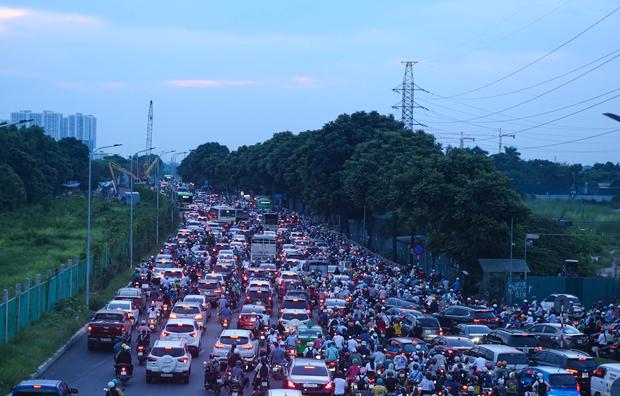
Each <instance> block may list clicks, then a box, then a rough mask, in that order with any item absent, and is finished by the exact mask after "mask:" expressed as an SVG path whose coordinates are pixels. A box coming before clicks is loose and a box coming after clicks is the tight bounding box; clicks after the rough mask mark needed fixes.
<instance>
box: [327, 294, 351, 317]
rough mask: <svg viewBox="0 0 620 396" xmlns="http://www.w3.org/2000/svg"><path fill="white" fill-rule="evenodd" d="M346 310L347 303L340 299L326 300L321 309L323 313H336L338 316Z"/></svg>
mask: <svg viewBox="0 0 620 396" xmlns="http://www.w3.org/2000/svg"><path fill="white" fill-rule="evenodd" d="M346 308H347V301H346V300H343V299H341V298H326V299H325V302H324V303H323V306H322V307H321V309H322V310H323V311H329V310H331V311H332V312H338V314H339V315H341V316H342V315H344V310H345V309H346Z"/></svg>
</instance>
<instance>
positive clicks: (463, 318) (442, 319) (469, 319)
mask: <svg viewBox="0 0 620 396" xmlns="http://www.w3.org/2000/svg"><path fill="white" fill-rule="evenodd" d="M435 317H436V318H437V319H438V320H439V323H440V324H441V327H445V328H448V329H453V330H454V329H455V328H456V326H458V325H459V324H461V323H467V324H483V325H487V326H489V327H490V328H495V327H497V326H498V325H499V318H498V317H497V316H495V312H493V310H492V309H488V308H486V307H478V306H475V307H467V306H462V305H453V306H451V307H448V308H446V309H445V310H444V311H442V312H439V313H436V314H435Z"/></svg>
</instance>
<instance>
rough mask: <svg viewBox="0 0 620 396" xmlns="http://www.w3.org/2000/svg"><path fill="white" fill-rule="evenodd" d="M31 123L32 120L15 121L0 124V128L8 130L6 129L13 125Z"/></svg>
mask: <svg viewBox="0 0 620 396" xmlns="http://www.w3.org/2000/svg"><path fill="white" fill-rule="evenodd" d="M32 121H34V120H21V121H16V122H3V123H0V128H8V127H10V126H13V125H21V124H25V123H27V122H32Z"/></svg>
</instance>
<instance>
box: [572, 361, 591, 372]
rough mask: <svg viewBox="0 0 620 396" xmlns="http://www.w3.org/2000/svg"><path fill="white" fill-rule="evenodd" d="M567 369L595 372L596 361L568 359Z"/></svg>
mask: <svg viewBox="0 0 620 396" xmlns="http://www.w3.org/2000/svg"><path fill="white" fill-rule="evenodd" d="M566 368H569V369H573V370H579V371H593V370H594V369H595V368H596V362H595V361H594V359H585V360H583V359H582V360H579V359H567V360H566Z"/></svg>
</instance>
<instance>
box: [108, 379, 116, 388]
mask: <svg viewBox="0 0 620 396" xmlns="http://www.w3.org/2000/svg"><path fill="white" fill-rule="evenodd" d="M115 386H116V382H114V381H110V382H108V388H110V389H114V387H115Z"/></svg>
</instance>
